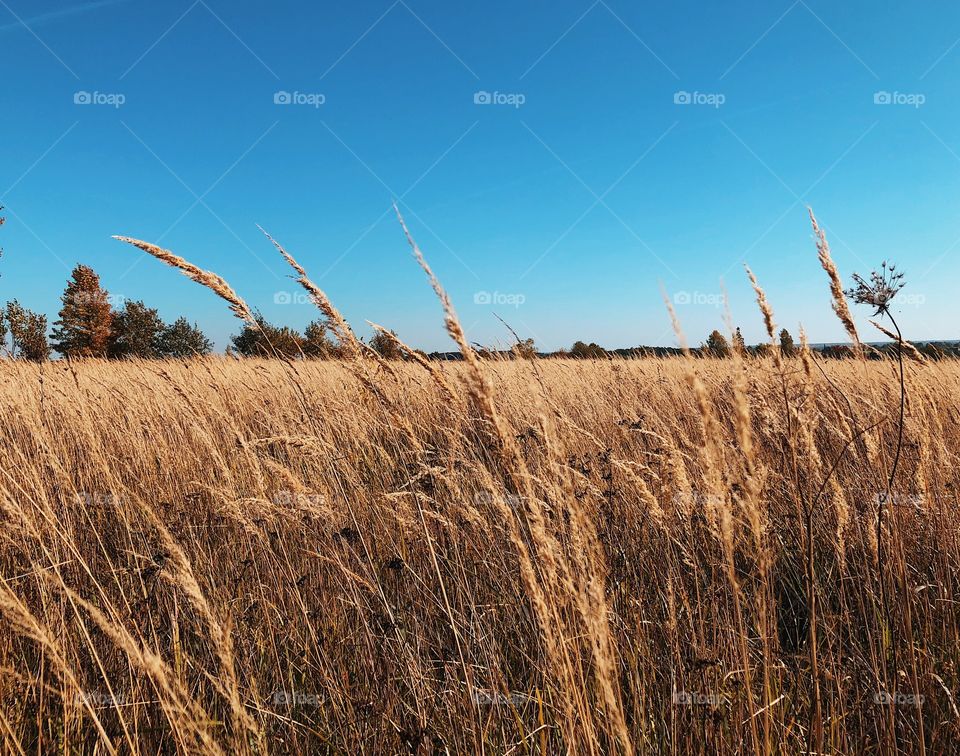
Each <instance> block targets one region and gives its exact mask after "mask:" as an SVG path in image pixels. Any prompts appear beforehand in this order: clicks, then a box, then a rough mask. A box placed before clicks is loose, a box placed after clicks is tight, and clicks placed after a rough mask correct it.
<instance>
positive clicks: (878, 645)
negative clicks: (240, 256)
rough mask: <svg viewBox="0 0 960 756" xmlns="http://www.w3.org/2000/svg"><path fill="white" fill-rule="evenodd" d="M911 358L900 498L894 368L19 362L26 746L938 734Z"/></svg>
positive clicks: (749, 746)
mask: <svg viewBox="0 0 960 756" xmlns="http://www.w3.org/2000/svg"><path fill="white" fill-rule="evenodd" d="M905 367H906V377H905V386H906V394H907V407H906V415H905V420H904V424H903V443H902V451H901V453H900V459H899V463H898V469H897V474H896V476H895V480H894V484H893V491H892V495H891V496H890V497H889V498H888V499H886V500H884V499H885V496H884V494H885V492H886V490H887V479H888V474H889V473H890V469H891V466H892V465H893V460H894V457H895V455H896V450H897V447H898V428H899V423H898V411H899V401H900V383H899V374H898V365H897V362H896V361H889V360H883V361H867V360H845V361H822V360H820V359H819V358H817V357H815V356H814V355H811V354H809V353H807V352H804V354H803V355H802V356H797V357H794V358H791V359H782V360H779V361H774V359H771V358H764V359H755V358H749V359H740V358H737V357H734V358H732V359H680V358H677V359H666V360H653V359H649V360H647V359H643V360H630V361H573V360H513V361H499V360H498V361H480V362H479V363H477V364H476V365H471V364H469V363H444V364H438V363H430V364H429V366H425V365H421V364H417V363H415V362H379V363H378V362H376V361H374V360H372V359H364V360H361V359H357V360H354V361H350V360H344V361H337V362H333V361H331V362H323V361H290V362H284V361H280V360H242V361H241V360H233V359H227V358H210V359H203V360H195V361H186V362H176V361H168V362H164V361H159V362H149V361H144V362H138V361H131V362H126V363H121V364H118V363H107V362H102V361H96V360H89V361H80V362H70V363H68V362H66V361H61V362H52V363H46V364H41V365H31V364H27V363H14V362H10V361H3V362H0V455H2V462H0V532H2V534H3V540H2V544H0V565H2V567H0V570H2V575H3V580H2V581H0V731H2V733H3V742H4V750H5V751H6V752H10V753H41V752H51V751H54V750H61V749H64V750H67V751H69V752H76V753H79V752H84V753H93V752H97V753H112V752H118V753H129V752H137V753H169V752H173V751H174V750H180V751H183V752H204V753H230V754H233V753H237V754H245V753H266V752H271V753H307V752H320V753H346V754H354V753H478V752H486V753H491V754H500V753H503V754H507V753H509V754H523V753H539V754H555V753H564V752H571V753H587V754H589V753H595V754H600V753H629V752H636V753H718V752H723V753H732V752H736V753H780V752H784V753H802V752H810V751H817V752H821V753H873V752H882V753H895V752H896V753H920V752H924V751H926V752H930V753H945V752H949V751H951V749H953V748H955V744H956V743H957V742H960V713H958V709H957V702H956V700H955V695H956V693H955V692H956V691H957V690H958V685H960V670H958V661H960V658H958V657H960V612H958V610H957V595H958V590H957V589H958V583H960V572H958V571H960V544H958V540H957V537H958V524H960V518H958V515H957V492H958V490H960V488H958V486H960V479H958V466H957V453H958V447H960V431H958V428H957V420H958V414H960V406H958V404H960V367H958V364H957V363H955V362H953V361H943V362H924V363H918V362H912V361H911V362H907V363H906V365H905ZM879 512H882V517H881V518H880V520H879V528H878V513H879ZM878 536H879V540H878Z"/></svg>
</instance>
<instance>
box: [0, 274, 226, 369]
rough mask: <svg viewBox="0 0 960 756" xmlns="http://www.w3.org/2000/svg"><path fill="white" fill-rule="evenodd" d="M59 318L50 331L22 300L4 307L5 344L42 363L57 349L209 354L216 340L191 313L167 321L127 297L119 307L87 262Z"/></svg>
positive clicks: (112, 354) (0, 339) (72, 353)
mask: <svg viewBox="0 0 960 756" xmlns="http://www.w3.org/2000/svg"><path fill="white" fill-rule="evenodd" d="M60 300H61V303H62V306H61V308H60V312H59V314H58V318H57V320H56V321H55V322H54V323H53V329H52V331H51V332H50V336H49V338H48V336H47V316H46V315H41V314H39V313H36V312H33V311H31V310H29V309H27V308H26V307H24V306H23V305H21V304H20V303H19V302H18V301H17V300H16V299H14V300H13V301H10V302H7V303H6V304H5V305H4V306H3V307H2V308H0V346H2V348H3V350H4V351H5V352H6V353H7V354H8V355H9V356H11V357H14V358H18V359H23V360H31V361H33V362H42V361H43V360H46V359H48V358H49V357H50V354H51V352H54V351H55V352H58V353H59V354H61V355H62V356H64V357H105V358H110V359H124V358H131V357H140V358H145V359H150V358H163V357H190V356H194V355H204V354H209V353H210V352H211V351H213V343H212V342H211V341H210V339H208V338H207V337H206V336H205V335H204V334H203V332H202V331H201V330H200V329H199V328H198V327H197V326H196V325H195V324H191V323H190V322H189V321H188V320H187V319H186V318H184V317H181V318H177V320H175V321H174V322H173V323H165V322H164V321H163V320H162V319H161V318H160V315H159V314H158V313H157V310H155V309H154V308H152V307H148V306H147V305H146V304H144V303H143V302H142V301H132V300H126V301H125V302H124V303H123V306H122V307H121V308H120V309H117V310H115V309H114V308H113V306H112V304H111V300H110V295H109V293H108V292H107V291H106V290H105V289H104V288H103V287H102V286H101V285H100V277H99V276H98V275H97V273H96V272H95V271H94V270H93V268H90V267H88V266H86V265H77V266H76V267H75V268H74V269H73V272H72V273H71V275H70V280H69V281H68V282H67V286H66V289H65V290H64V292H63V296H62V297H61V298H60Z"/></svg>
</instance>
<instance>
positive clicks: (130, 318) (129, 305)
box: [107, 300, 165, 359]
mask: <svg viewBox="0 0 960 756" xmlns="http://www.w3.org/2000/svg"><path fill="white" fill-rule="evenodd" d="M164 328H165V326H164V324H163V321H162V320H161V319H160V316H159V315H158V314H157V311H156V310H155V309H153V308H152V307H147V306H146V305H145V304H144V303H143V302H131V301H129V300H128V301H127V302H124V305H123V309H122V310H121V311H120V312H118V313H115V314H114V316H113V321H112V323H111V330H110V341H109V344H108V346H107V354H108V355H109V356H110V357H113V358H115V359H123V358H131V357H139V358H141V359H152V358H154V357H159V356H160V343H159V342H160V336H161V335H162V334H163V331H164Z"/></svg>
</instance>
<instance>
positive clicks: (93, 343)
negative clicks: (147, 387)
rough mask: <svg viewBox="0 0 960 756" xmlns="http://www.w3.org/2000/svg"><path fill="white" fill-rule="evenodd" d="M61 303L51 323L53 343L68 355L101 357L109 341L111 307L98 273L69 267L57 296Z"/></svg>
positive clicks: (63, 353) (58, 349)
mask: <svg viewBox="0 0 960 756" xmlns="http://www.w3.org/2000/svg"><path fill="white" fill-rule="evenodd" d="M61 301H62V302H63V307H62V308H61V309H60V317H59V320H57V321H56V322H55V323H54V326H55V327H54V329H53V342H54V343H53V346H54V349H56V350H57V351H58V352H60V354H62V355H65V356H70V357H103V356H105V355H106V353H107V346H108V344H109V341H110V325H111V322H112V320H113V311H112V310H111V308H110V301H109V298H108V294H107V292H106V291H105V290H104V289H103V288H101V286H100V276H98V275H97V274H96V272H95V271H94V270H93V268H89V267H87V266H86V265H78V266H77V267H76V268H74V269H73V273H72V274H71V276H70V280H69V281H68V282H67V288H66V289H65V290H64V292H63V296H62V297H61Z"/></svg>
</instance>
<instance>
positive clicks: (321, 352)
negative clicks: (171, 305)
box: [0, 208, 960, 362]
mask: <svg viewBox="0 0 960 756" xmlns="http://www.w3.org/2000/svg"><path fill="white" fill-rule="evenodd" d="M0 210H2V208H0ZM2 223H3V218H2V216H0V224H2ZM0 255H2V250H0ZM60 299H61V303H62V306H61V308H60V311H59V313H58V318H57V320H56V321H55V322H54V323H53V329H52V330H51V331H50V336H49V338H48V335H47V332H48V329H47V317H46V316H45V315H41V314H39V313H36V312H33V311H31V310H29V309H27V308H26V307H24V306H23V305H21V304H20V303H19V302H18V301H17V300H16V299H14V300H12V301H9V302H7V303H6V304H5V305H3V306H2V307H0V351H3V352H6V354H7V355H9V356H11V357H14V358H18V359H23V360H31V361H35V362H40V361H43V360H46V359H48V358H49V357H50V354H51V353H52V352H57V353H59V354H60V355H62V356H64V357H71V358H75V357H100V358H107V359H129V358H139V359H162V358H185V357H194V356H202V355H207V354H210V353H211V352H212V351H213V343H212V342H211V341H210V339H208V338H207V337H206V335H205V334H204V333H203V331H201V330H200V328H199V327H198V326H197V325H196V324H195V323H190V321H188V320H187V319H186V318H185V317H179V318H177V319H176V320H175V321H174V322H172V323H165V322H164V321H163V319H162V318H161V317H160V316H159V314H158V312H157V310H156V309H154V308H152V307H148V306H147V305H146V304H145V303H144V302H142V301H132V300H125V301H124V302H123V306H122V307H120V308H119V309H114V307H113V305H112V303H111V297H110V294H109V293H108V292H107V291H106V290H105V289H104V288H103V287H102V286H101V284H100V277H99V276H98V275H97V273H96V272H95V271H94V270H93V268H90V267H88V266H86V265H77V266H76V267H75V268H74V269H73V272H72V273H71V275H70V279H69V280H68V282H67V285H66V288H65V289H64V292H63V295H62V296H61V298H60ZM254 320H255V322H254V323H247V324H245V325H244V327H243V329H242V330H241V331H240V333H239V334H237V335H235V336H233V337H231V340H230V346H229V347H228V348H227V353H228V354H236V355H239V356H244V357H274V356H282V357H286V358H301V357H302V358H312V359H337V358H339V357H341V356H342V348H341V347H340V345H339V344H338V343H337V342H336V340H335V339H333V338H331V336H330V329H329V328H328V326H327V324H326V323H325V322H324V321H321V320H315V321H313V322H311V323H309V324H308V325H307V327H306V328H305V329H304V331H303V333H300V332H299V331H297V330H296V329H294V328H290V327H288V326H275V325H272V324H271V323H269V322H267V320H266V319H265V318H264V317H263V316H262V315H260V314H259V313H256V314H255V316H254ZM367 346H368V347H370V349H371V350H372V351H374V352H376V353H378V354H379V355H380V356H381V357H383V358H385V359H403V358H405V357H406V356H407V355H405V354H404V353H403V351H402V350H401V348H400V346H399V344H398V342H397V340H396V339H393V338H391V337H390V336H389V335H387V334H385V333H379V332H378V333H377V334H376V335H374V336H373V337H372V338H371V339H370V341H369V342H367ZM476 346H477V350H478V354H479V355H480V356H481V357H488V358H505V359H514V358H527V359H529V358H532V357H536V356H539V357H559V358H569V359H604V358H610V357H639V356H650V357H666V356H671V355H679V354H681V353H682V350H680V349H678V348H676V347H634V348H630V349H613V350H608V349H605V348H604V347H601V346H600V345H599V344H596V343H593V342H591V343H589V344H588V343H586V342H583V341H576V342H574V343H573V345H572V346H571V347H570V349H560V350H558V351H556V352H550V353H541V352H539V351H538V350H537V348H536V345H535V344H534V342H533V339H525V340H523V341H518V343H517V344H516V345H514V346H513V347H512V348H511V349H509V350H502V351H501V350H495V349H490V348H488V347H484V346H482V345H476ZM778 347H779V351H780V354H781V355H782V356H784V357H793V356H795V355H796V354H797V347H796V345H795V343H794V340H793V337H792V336H791V335H790V332H789V331H788V330H787V329H786V328H784V329H782V330H781V331H780V333H779V345H778ZM775 348H777V346H775V345H773V344H770V343H764V344H758V345H755V346H747V345H746V343H745V342H744V338H743V335H742V334H741V332H740V329H739V328H737V329H736V331H735V332H734V333H733V335H732V338H731V341H728V340H727V338H726V337H725V336H724V335H723V334H722V333H720V331H718V330H714V331H713V332H712V333H710V334H709V336H707V339H706V341H705V342H703V343H702V344H701V345H700V346H699V347H696V348H694V349H692V350H691V351H692V352H693V354H694V355H696V356H700V357H713V358H724V357H730V356H732V354H733V353H734V352H736V353H739V354H741V355H756V356H764V355H769V354H770V353H771V352H772V350H773V349H775ZM894 348H895V346H893V345H883V346H880V347H877V348H874V349H873V350H872V351H871V352H870V355H869V356H873V357H879V356H881V355H882V354H883V353H884V352H885V351H889V350H891V349H894ZM917 348H918V349H919V350H920V351H921V352H923V353H924V354H926V355H927V356H929V357H931V358H933V359H939V358H942V357H956V356H958V351H960V349H958V347H957V345H955V344H922V345H917ZM818 351H819V353H820V354H821V355H822V356H824V357H834V358H844V357H850V356H852V354H853V353H852V351H851V350H850V348H849V347H847V346H844V345H835V346H826V347H822V348H820V349H819V350H818ZM418 352H419V354H420V355H421V356H422V357H425V358H431V359H458V358H459V357H460V354H459V353H452V352H451V353H448V352H433V353H431V354H429V355H427V354H425V353H424V352H420V351H419V350H418Z"/></svg>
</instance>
